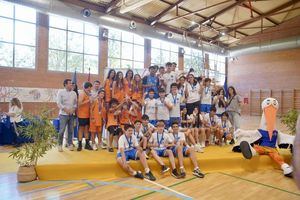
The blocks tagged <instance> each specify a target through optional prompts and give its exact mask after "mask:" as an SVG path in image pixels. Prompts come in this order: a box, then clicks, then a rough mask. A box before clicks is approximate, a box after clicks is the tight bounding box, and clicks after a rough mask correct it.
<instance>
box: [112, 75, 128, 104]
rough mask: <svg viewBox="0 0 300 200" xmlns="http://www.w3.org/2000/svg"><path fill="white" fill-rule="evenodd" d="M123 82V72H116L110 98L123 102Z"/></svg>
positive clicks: (124, 86)
mask: <svg viewBox="0 0 300 200" xmlns="http://www.w3.org/2000/svg"><path fill="white" fill-rule="evenodd" d="M125 88H126V85H125V80H124V77H123V72H121V71H118V72H117V75H116V78H115V81H114V82H113V87H112V98H114V99H118V100H120V101H121V100H123V99H124V98H125V96H126V94H125V92H124V91H125Z"/></svg>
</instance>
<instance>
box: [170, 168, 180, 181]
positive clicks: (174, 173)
mask: <svg viewBox="0 0 300 200" xmlns="http://www.w3.org/2000/svg"><path fill="white" fill-rule="evenodd" d="M171 175H172V176H173V177H174V178H177V179H179V178H181V176H180V175H179V174H178V172H177V170H176V169H173V170H172V173H171Z"/></svg>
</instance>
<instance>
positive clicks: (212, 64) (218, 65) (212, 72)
mask: <svg viewBox="0 0 300 200" xmlns="http://www.w3.org/2000/svg"><path fill="white" fill-rule="evenodd" d="M209 77H211V78H215V79H216V81H217V82H219V83H220V84H223V83H224V81H225V56H221V55H218V54H211V53H209Z"/></svg>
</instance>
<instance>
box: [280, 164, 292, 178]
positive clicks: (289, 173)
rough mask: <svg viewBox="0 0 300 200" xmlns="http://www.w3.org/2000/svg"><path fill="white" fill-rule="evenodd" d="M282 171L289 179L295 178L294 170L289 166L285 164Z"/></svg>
mask: <svg viewBox="0 0 300 200" xmlns="http://www.w3.org/2000/svg"><path fill="white" fill-rule="evenodd" d="M281 169H282V170H283V174H284V175H285V176H287V177H292V176H293V168H292V167H291V166H289V165H288V164H286V163H284V164H282V165H281Z"/></svg>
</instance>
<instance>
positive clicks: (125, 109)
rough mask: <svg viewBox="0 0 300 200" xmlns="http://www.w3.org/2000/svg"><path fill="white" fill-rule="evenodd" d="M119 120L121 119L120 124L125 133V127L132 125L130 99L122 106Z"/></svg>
mask: <svg viewBox="0 0 300 200" xmlns="http://www.w3.org/2000/svg"><path fill="white" fill-rule="evenodd" d="M119 119H120V124H121V128H122V131H123V132H124V127H125V125H128V124H132V122H131V119H130V111H129V101H128V99H127V101H126V102H124V103H123V105H122V108H121V112H120V116H119Z"/></svg>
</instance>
